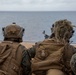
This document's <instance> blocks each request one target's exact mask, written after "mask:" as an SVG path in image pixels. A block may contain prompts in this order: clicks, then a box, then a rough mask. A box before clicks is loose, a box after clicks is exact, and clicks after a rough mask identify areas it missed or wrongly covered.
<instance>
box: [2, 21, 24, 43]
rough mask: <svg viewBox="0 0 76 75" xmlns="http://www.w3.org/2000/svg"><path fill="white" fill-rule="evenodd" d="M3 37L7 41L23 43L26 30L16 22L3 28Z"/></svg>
mask: <svg viewBox="0 0 76 75" xmlns="http://www.w3.org/2000/svg"><path fill="white" fill-rule="evenodd" d="M2 31H3V36H4V40H5V41H14V42H22V41H23V40H22V37H23V33H24V28H22V27H20V26H18V25H16V23H15V22H14V23H13V24H11V25H8V26H6V27H4V28H2Z"/></svg>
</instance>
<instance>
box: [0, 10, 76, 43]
mask: <svg viewBox="0 0 76 75" xmlns="http://www.w3.org/2000/svg"><path fill="white" fill-rule="evenodd" d="M61 19H67V20H70V21H71V22H72V24H73V25H76V11H42V12H40V11H39V12H37V11H36V12H35V11H33V12H30V11H29V12H28V11H27V12H26V11H0V40H3V34H2V27H5V26H7V25H10V24H12V22H16V24H17V25H20V26H22V27H23V28H25V33H24V37H23V41H28V42H38V41H42V40H44V35H43V34H42V32H43V31H44V30H45V33H46V34H48V35H50V34H51V30H50V28H51V26H52V24H53V23H54V22H55V21H58V20H61ZM74 30H75V33H74V35H73V37H72V38H71V41H73V42H72V43H76V28H74Z"/></svg>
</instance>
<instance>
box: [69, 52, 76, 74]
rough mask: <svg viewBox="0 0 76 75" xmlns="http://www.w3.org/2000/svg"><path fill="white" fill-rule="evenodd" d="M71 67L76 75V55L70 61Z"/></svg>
mask: <svg viewBox="0 0 76 75" xmlns="http://www.w3.org/2000/svg"><path fill="white" fill-rule="evenodd" d="M70 66H71V69H72V71H73V72H74V74H75V75H76V53H75V54H74V55H73V56H72V58H71V60H70Z"/></svg>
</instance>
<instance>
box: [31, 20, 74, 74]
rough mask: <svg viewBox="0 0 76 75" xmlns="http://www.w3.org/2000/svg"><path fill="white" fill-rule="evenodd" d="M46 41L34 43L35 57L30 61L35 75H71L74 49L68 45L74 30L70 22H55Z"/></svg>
mask: <svg viewBox="0 0 76 75" xmlns="http://www.w3.org/2000/svg"><path fill="white" fill-rule="evenodd" d="M51 30H52V34H51V36H50V37H49V38H48V39H45V40H44V41H42V42H39V43H36V45H35V48H36V55H35V57H34V59H33V61H32V72H33V73H34V74H35V75H73V71H72V70H71V67H70V59H71V57H72V55H73V54H74V53H76V49H75V48H74V47H73V46H72V45H70V38H71V37H72V36H73V33H74V30H73V25H72V23H71V21H69V20H67V19H64V20H59V21H56V22H55V23H54V24H53V26H52V28H51Z"/></svg>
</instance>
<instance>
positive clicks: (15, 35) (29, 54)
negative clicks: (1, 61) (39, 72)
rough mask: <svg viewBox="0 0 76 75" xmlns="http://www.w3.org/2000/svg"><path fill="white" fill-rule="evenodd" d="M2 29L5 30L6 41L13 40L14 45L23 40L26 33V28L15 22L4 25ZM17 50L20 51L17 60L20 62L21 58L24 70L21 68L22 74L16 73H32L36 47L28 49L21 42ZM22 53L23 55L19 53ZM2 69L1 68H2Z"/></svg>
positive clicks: (21, 65)
mask: <svg viewBox="0 0 76 75" xmlns="http://www.w3.org/2000/svg"><path fill="white" fill-rule="evenodd" d="M2 30H3V36H4V43H5V42H10V43H11V42H12V43H13V45H15V44H20V42H22V41H23V40H22V37H23V33H24V28H22V27H20V26H18V25H16V24H15V23H13V24H11V25H8V26H6V27H4V28H3V29H2ZM6 44H7V43H6ZM13 45H12V46H13ZM17 50H18V51H17V55H16V57H17V60H16V61H17V62H18V61H20V60H21V61H20V65H19V66H20V67H21V68H22V70H21V71H22V72H21V74H16V75H31V58H33V57H34V56H35V51H34V49H28V50H27V49H26V48H25V47H24V46H23V45H21V44H20V45H19V47H18V48H17ZM21 53H22V55H19V54H21ZM8 59H9V57H8ZM19 59H20V60H19ZM5 62H6V61H5ZM2 67H3V66H2ZM8 67H9V66H8ZM14 69H15V68H14ZM4 70H5V69H4ZM9 70H10V69H9ZM0 71H1V68H0ZM8 72H9V71H8ZM8 72H7V73H8ZM9 74H11V75H12V74H13V73H12V72H11V73H9ZM2 75H3V74H2ZM14 75H15V74H14Z"/></svg>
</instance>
